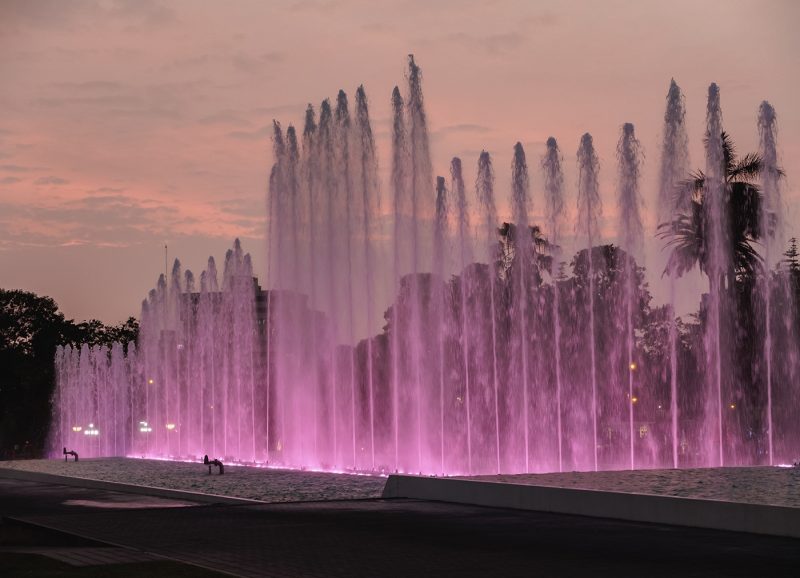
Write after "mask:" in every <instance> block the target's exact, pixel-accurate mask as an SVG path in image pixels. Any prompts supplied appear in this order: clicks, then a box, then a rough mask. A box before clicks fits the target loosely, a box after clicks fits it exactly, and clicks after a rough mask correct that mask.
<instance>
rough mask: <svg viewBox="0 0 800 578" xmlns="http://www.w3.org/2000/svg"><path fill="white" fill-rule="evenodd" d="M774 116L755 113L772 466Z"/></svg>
mask: <svg viewBox="0 0 800 578" xmlns="http://www.w3.org/2000/svg"><path fill="white" fill-rule="evenodd" d="M777 132H778V126H777V115H776V114H775V109H774V108H773V107H772V105H771V104H770V103H768V102H767V101H766V100H765V101H764V102H762V103H761V106H760V107H759V109H758V134H759V153H760V155H761V161H762V163H763V166H762V168H761V175H762V177H761V181H762V182H761V188H762V192H763V195H764V202H763V207H762V209H761V223H760V225H761V233H762V236H764V237H765V240H764V244H763V246H764V263H765V271H764V282H763V293H764V302H765V315H764V318H765V333H766V339H765V340H764V359H765V361H766V366H767V411H766V414H767V415H766V417H767V449H768V455H769V464H770V465H772V464H773V463H774V460H775V458H774V448H773V427H772V421H773V418H772V399H773V395H772V358H773V348H772V345H773V344H772V314H773V312H772V275H771V268H772V265H773V261H774V258H775V257H774V256H775V249H776V248H778V247H781V246H783V234H782V232H783V223H782V215H783V207H782V200H781V191H780V177H781V170H780V168H779V167H778V149H777Z"/></svg>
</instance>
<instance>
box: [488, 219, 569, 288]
mask: <svg viewBox="0 0 800 578" xmlns="http://www.w3.org/2000/svg"><path fill="white" fill-rule="evenodd" d="M528 229H529V230H530V236H531V237H530V245H529V246H528V247H527V248H526V249H527V252H528V255H527V256H528V258H529V259H530V260H531V262H532V263H533V264H534V266H535V267H536V268H537V269H538V270H546V271H548V272H552V271H551V270H552V266H553V256H552V255H553V253H555V252H557V251H558V249H559V247H558V246H557V245H554V244H552V243H550V241H548V240H547V237H545V235H544V233H543V232H542V229H541V227H539V226H538V225H531V226H529V227H528ZM516 231H517V227H516V225H514V224H512V223H503V224H502V226H501V227H500V228H498V229H497V236H498V239H499V246H498V256H497V264H498V269H499V271H500V278H501V279H506V278H507V277H508V274H509V271H510V270H511V268H512V267H513V264H514V260H515V258H516V255H517V242H516V241H517V239H516Z"/></svg>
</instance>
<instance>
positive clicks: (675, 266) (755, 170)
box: [659, 132, 783, 286]
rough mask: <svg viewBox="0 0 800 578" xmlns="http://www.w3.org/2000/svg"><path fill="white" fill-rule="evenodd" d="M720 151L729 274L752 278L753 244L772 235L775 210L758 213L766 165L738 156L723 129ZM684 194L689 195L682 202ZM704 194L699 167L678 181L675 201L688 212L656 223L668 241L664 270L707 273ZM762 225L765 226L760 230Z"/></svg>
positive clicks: (757, 262) (757, 261)
mask: <svg viewBox="0 0 800 578" xmlns="http://www.w3.org/2000/svg"><path fill="white" fill-rule="evenodd" d="M706 140H707V139H706ZM722 154H723V161H724V173H723V174H724V178H725V182H724V191H723V202H724V203H725V205H724V210H725V212H726V215H727V221H728V235H727V239H728V241H729V243H730V251H731V255H732V263H731V264H730V267H729V271H728V275H730V276H732V277H734V279H735V280H743V279H745V278H750V279H752V278H753V277H754V276H755V274H756V273H757V272H758V271H759V270H760V269H761V257H760V255H759V254H758V252H757V251H756V249H755V246H754V245H755V243H757V242H758V241H759V240H760V239H761V238H762V237H763V236H764V235H765V234H767V235H770V236H772V235H773V234H774V227H775V222H776V215H775V214H774V213H773V214H769V215H763V214H762V211H763V210H764V208H763V194H762V192H761V189H760V188H759V187H758V184H757V182H758V179H759V177H760V176H761V173H762V171H764V170H768V169H767V167H766V166H765V165H764V161H763V159H762V158H761V156H760V155H758V154H757V153H748V154H746V155H744V156H743V157H742V158H738V157H737V155H736V148H735V146H734V144H733V140H731V137H730V135H728V134H727V133H726V132H723V133H722ZM777 171H778V175H779V176H783V171H782V170H781V169H777ZM686 196H688V197H689V198H688V199H687V200H686V201H683V200H682V199H683V198H684V197H686ZM706 198H707V191H706V175H705V174H704V173H703V171H701V170H698V171H697V172H696V173H694V174H692V175H690V177H689V179H687V180H686V181H684V182H683V183H681V185H680V187H679V189H678V201H679V204H680V205H687V204H688V208H687V210H686V211H685V212H682V213H677V214H676V215H675V218H674V219H673V220H672V221H670V222H667V223H662V224H661V225H659V229H660V233H659V236H660V237H661V238H662V239H667V243H666V247H671V248H672V253H671V254H670V257H669V260H668V262H667V267H666V269H665V270H664V274H668V273H669V272H674V273H675V274H676V275H678V276H679V277H680V276H682V275H683V274H684V273H686V272H688V271H690V270H691V269H693V268H694V266H695V265H698V266H699V267H700V270H701V271H702V272H703V273H705V274H706V275H708V273H709V271H708V267H709V265H710V263H709V251H710V247H709V246H708V244H707V243H708V232H709V231H710V222H709V218H710V215H709V212H710V211H709V210H708V207H707V206H706V203H705V200H706ZM687 201H688V202H687ZM762 217H766V218H765V219H762ZM765 224H766V227H767V230H766V231H763V230H762V229H763V228H764V225H765ZM732 280H733V279H732ZM732 285H733V283H732V282H731V283H729V286H732Z"/></svg>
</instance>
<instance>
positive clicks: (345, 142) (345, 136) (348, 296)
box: [336, 90, 357, 468]
mask: <svg viewBox="0 0 800 578" xmlns="http://www.w3.org/2000/svg"><path fill="white" fill-rule="evenodd" d="M336 139H337V142H336V145H337V146H336V150H337V152H338V155H337V156H338V165H339V170H340V171H341V183H340V185H341V189H342V190H343V192H344V196H345V207H344V237H345V239H344V243H343V247H342V251H343V257H344V259H342V260H343V261H344V262H345V263H346V267H345V271H344V272H345V278H344V285H345V287H344V292H345V301H346V304H347V305H346V307H347V317H346V319H345V325H346V326H347V328H346V330H345V336H346V338H347V343H348V344H354V343H355V315H354V312H353V301H354V299H355V295H354V292H353V275H354V268H353V247H352V240H351V236H352V233H353V230H354V228H355V225H356V223H355V220H356V216H357V215H356V207H355V203H356V200H357V199H355V198H354V194H353V175H352V173H351V161H350V148H351V134H350V111H349V109H348V106H347V95H346V94H345V92H344V91H343V90H340V91H339V94H338V96H337V98H336ZM355 355H356V350H355V348H353V349H352V351H351V352H350V355H348V364H349V368H348V373H349V377H350V421H351V424H350V430H351V431H350V434H351V435H350V437H351V444H352V452H353V462H352V463H353V468H356V467H357V461H356V367H355Z"/></svg>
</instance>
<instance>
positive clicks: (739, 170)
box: [725, 153, 764, 182]
mask: <svg viewBox="0 0 800 578" xmlns="http://www.w3.org/2000/svg"><path fill="white" fill-rule="evenodd" d="M763 167H764V160H763V159H762V158H761V155H759V154H758V153H748V154H746V155H744V157H743V158H742V159H741V160H740V161H738V162H736V163H735V164H734V165H733V166H731V167H729V170H727V171H726V175H725V176H726V180H727V181H728V182H749V181H750V180H752V179H756V178H758V176H759V175H760V174H761V170H762V169H763Z"/></svg>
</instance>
